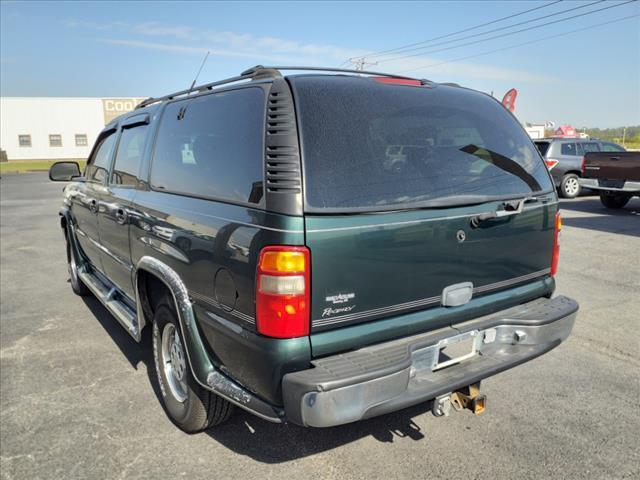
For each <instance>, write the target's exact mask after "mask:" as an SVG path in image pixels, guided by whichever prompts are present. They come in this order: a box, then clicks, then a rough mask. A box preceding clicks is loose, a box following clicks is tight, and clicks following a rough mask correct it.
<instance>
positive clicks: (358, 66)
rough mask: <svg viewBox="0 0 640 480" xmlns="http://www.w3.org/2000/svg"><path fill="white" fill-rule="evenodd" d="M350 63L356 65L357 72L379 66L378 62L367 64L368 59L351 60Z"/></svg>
mask: <svg viewBox="0 0 640 480" xmlns="http://www.w3.org/2000/svg"><path fill="white" fill-rule="evenodd" d="M349 61H350V62H351V63H352V64H353V65H354V67H355V70H360V71H362V70H364V67H366V66H367V65H377V64H378V62H367V57H359V58H350V59H349Z"/></svg>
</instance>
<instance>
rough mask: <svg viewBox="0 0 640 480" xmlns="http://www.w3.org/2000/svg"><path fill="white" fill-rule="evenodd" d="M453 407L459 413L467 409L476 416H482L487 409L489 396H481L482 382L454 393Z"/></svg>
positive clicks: (452, 397) (452, 395)
mask: <svg viewBox="0 0 640 480" xmlns="http://www.w3.org/2000/svg"><path fill="white" fill-rule="evenodd" d="M451 405H452V406H453V408H455V409H456V410H458V411H460V410H462V409H464V408H467V409H469V410H471V411H472V412H473V413H475V414H476V415H480V414H481V413H483V412H484V411H485V410H486V408H487V396H486V395H483V394H480V382H478V383H474V384H473V385H469V386H468V387H465V388H462V389H460V390H458V391H457V392H453V393H452V394H451Z"/></svg>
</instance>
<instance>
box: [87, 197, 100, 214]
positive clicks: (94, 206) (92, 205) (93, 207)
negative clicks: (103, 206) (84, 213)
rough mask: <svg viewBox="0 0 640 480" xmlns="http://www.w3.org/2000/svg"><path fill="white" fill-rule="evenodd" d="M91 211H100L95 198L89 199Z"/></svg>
mask: <svg viewBox="0 0 640 480" xmlns="http://www.w3.org/2000/svg"><path fill="white" fill-rule="evenodd" d="M89 211H90V212H91V213H98V202H97V201H96V199H95V198H92V199H91V200H89Z"/></svg>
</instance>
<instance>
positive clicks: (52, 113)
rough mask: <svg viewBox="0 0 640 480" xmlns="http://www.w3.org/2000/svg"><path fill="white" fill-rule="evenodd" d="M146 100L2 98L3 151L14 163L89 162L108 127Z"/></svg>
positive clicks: (0, 141)
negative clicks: (62, 160)
mask: <svg viewBox="0 0 640 480" xmlns="http://www.w3.org/2000/svg"><path fill="white" fill-rule="evenodd" d="M142 100H143V99H142V98H88V97H1V98H0V148H1V149H2V150H4V151H6V152H7V158H8V159H9V160H10V161H11V160H53V159H65V158H68V159H85V158H87V157H88V156H89V152H90V151H91V147H92V146H93V143H94V141H95V139H96V137H97V136H98V133H100V131H101V130H102V129H103V128H104V126H105V125H106V124H107V123H109V122H110V121H111V120H112V119H114V118H115V117H117V116H118V115H120V114H122V113H125V112H129V111H131V110H133V109H134V108H135V106H136V105H137V104H138V103H140V102H141V101H142Z"/></svg>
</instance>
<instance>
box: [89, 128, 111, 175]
mask: <svg viewBox="0 0 640 480" xmlns="http://www.w3.org/2000/svg"><path fill="white" fill-rule="evenodd" d="M115 139H116V136H115V135H114V134H111V135H109V136H108V137H106V138H103V139H102V140H101V141H100V145H99V146H98V148H97V150H96V152H95V154H94V155H93V158H92V159H91V160H90V163H89V165H87V169H86V172H85V177H86V178H87V180H88V181H90V182H98V183H102V182H103V181H104V179H105V178H107V175H108V173H109V164H110V162H111V152H112V151H113V145H114V143H115Z"/></svg>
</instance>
